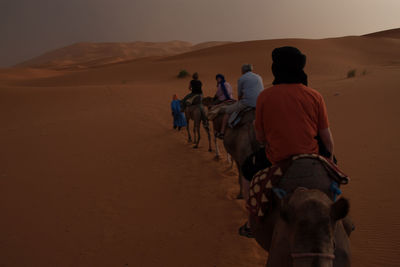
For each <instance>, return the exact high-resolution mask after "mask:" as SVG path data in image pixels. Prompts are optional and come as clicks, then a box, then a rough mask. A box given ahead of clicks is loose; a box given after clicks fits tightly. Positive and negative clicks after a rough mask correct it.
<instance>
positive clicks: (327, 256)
mask: <svg viewBox="0 0 400 267" xmlns="http://www.w3.org/2000/svg"><path fill="white" fill-rule="evenodd" d="M291 256H292V258H293V259H302V258H311V257H318V258H325V259H330V260H334V259H335V255H334V254H331V253H292V255H291Z"/></svg>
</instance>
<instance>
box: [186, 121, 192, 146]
mask: <svg viewBox="0 0 400 267" xmlns="http://www.w3.org/2000/svg"><path fill="white" fill-rule="evenodd" d="M189 122H190V120H187V125H186V130H187V133H188V143H191V142H192V136H191V135H190V127H189Z"/></svg>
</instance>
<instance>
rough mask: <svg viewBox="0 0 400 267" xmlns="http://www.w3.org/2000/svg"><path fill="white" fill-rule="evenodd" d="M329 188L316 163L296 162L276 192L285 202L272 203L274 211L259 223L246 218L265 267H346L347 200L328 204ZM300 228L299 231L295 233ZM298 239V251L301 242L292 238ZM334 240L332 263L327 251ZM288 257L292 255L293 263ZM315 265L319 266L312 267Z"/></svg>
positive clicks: (276, 199) (328, 180) (349, 225)
mask: <svg viewBox="0 0 400 267" xmlns="http://www.w3.org/2000/svg"><path fill="white" fill-rule="evenodd" d="M331 184H332V179H331V177H330V176H329V174H328V172H327V171H326V169H325V168H324V166H323V165H322V164H321V163H320V162H319V161H318V160H315V159H299V160H296V161H294V162H293V163H292V165H291V166H290V167H289V168H288V169H287V171H286V173H285V174H284V175H283V177H282V179H281V180H280V182H279V184H278V186H277V187H278V188H281V189H283V190H284V191H285V192H287V193H288V195H287V196H286V197H284V198H283V199H280V197H277V196H276V197H274V198H272V199H271V200H270V201H272V208H271V210H270V211H269V212H268V214H267V215H265V217H264V218H262V220H260V219H258V218H256V217H255V216H254V215H252V214H250V218H249V221H250V225H251V229H252V231H253V234H254V236H255V239H256V241H257V242H258V244H259V245H261V246H262V247H263V248H264V249H265V250H266V251H269V257H268V262H267V266H269V267H274V266H321V267H325V266H345V267H346V266H350V244H349V239H348V238H349V236H350V233H351V231H352V230H353V224H352V222H351V219H350V217H349V216H348V206H349V205H348V201H347V200H342V199H341V200H338V201H337V203H335V204H332V203H333V199H334V198H335V196H334V194H333V192H332V191H331V189H330V188H331ZM299 188H302V189H301V190H299ZM304 188H309V189H310V190H306V189H304ZM311 200H312V201H311ZM282 203H284V204H282ZM307 205H308V206H307ZM306 207H307V208H306ZM330 207H332V208H331V209H330ZM346 207H347V208H346ZM329 210H332V213H329V212H328V211H329ZM333 213H334V214H335V216H334V217H327V214H333ZM337 215H340V216H337ZM307 220H308V221H307ZM318 220H320V221H318ZM317 221H318V224H316V222H317ZM299 225H302V228H303V229H298V228H296V227H297V226H299ZM309 226H312V227H309ZM317 226H318V227H321V229H319V228H318V227H317ZM314 230H315V231H316V232H313V231H314ZM322 230H323V231H325V232H322ZM296 231H298V232H296ZM302 231H303V232H302ZM307 231H309V232H307ZM318 231H320V232H318ZM317 233H319V234H318V235H317ZM332 233H334V235H333V234H332ZM297 234H298V236H303V237H302V238H301V239H302V241H301V242H303V243H299V244H298V245H299V246H300V245H301V247H302V249H301V250H300V249H299V248H298V247H296V246H297V245H295V243H296V242H300V241H299V240H297V239H295V238H294V237H296V235H297ZM321 238H322V239H321ZM333 240H334V242H335V244H336V250H335V251H334V254H335V260H334V261H332V258H333V257H331V256H332V255H331V254H332V253H333V252H332V251H331V250H332V246H330V245H329V244H331V243H332V242H333ZM317 244H318V245H317ZM291 253H295V254H293V255H295V257H293V255H291ZM296 253H297V254H296ZM313 253H317V254H313ZM318 253H324V255H322V254H321V255H319V254H318ZM326 253H327V254H326ZM328 254H330V256H329V257H328V256H327V255H328ZM297 256H298V257H297ZM314 261H315V262H317V263H315V265H313V264H314V263H313V262H314ZM311 263H313V264H311ZM332 264H333V265H332Z"/></svg>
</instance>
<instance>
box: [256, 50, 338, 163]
mask: <svg viewBox="0 0 400 267" xmlns="http://www.w3.org/2000/svg"><path fill="white" fill-rule="evenodd" d="M272 60H273V63H272V73H273V75H274V77H275V80H274V81H273V86H272V87H271V88H269V89H266V90H265V91H263V92H262V93H261V94H260V96H259V97H258V100H257V109H256V121H255V128H256V135H257V140H258V141H259V142H260V143H264V144H265V145H266V149H265V151H266V155H267V158H268V159H269V160H270V161H271V163H272V164H274V163H277V162H279V161H282V160H285V159H287V158H289V157H290V156H293V155H298V154H318V151H319V147H318V141H317V139H316V137H317V136H319V137H320V139H321V140H322V143H323V144H324V145H325V148H326V149H327V151H328V157H329V158H330V159H333V148H334V147H333V138H332V134H331V131H330V129H329V122H328V116H327V111H326V105H325V102H324V99H323V97H322V96H321V94H320V93H319V92H317V91H316V90H314V89H312V88H310V87H308V86H307V84H308V83H307V75H306V74H305V73H304V71H303V68H304V66H305V64H306V56H305V55H303V54H302V53H301V52H300V51H299V50H298V49H297V48H294V47H281V48H276V49H275V50H274V51H273V52H272Z"/></svg>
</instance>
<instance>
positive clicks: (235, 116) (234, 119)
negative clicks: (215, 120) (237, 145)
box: [228, 107, 256, 128]
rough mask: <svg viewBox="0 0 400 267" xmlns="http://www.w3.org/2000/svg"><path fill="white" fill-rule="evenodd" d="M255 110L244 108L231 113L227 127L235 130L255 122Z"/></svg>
mask: <svg viewBox="0 0 400 267" xmlns="http://www.w3.org/2000/svg"><path fill="white" fill-rule="evenodd" d="M255 110H256V109H255V108H252V107H246V108H245V109H242V110H241V111H239V112H237V111H235V112H233V113H232V114H231V116H230V117H229V121H228V125H229V127H231V128H236V127H239V126H242V125H244V124H246V123H248V122H253V121H254V120H255Z"/></svg>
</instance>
